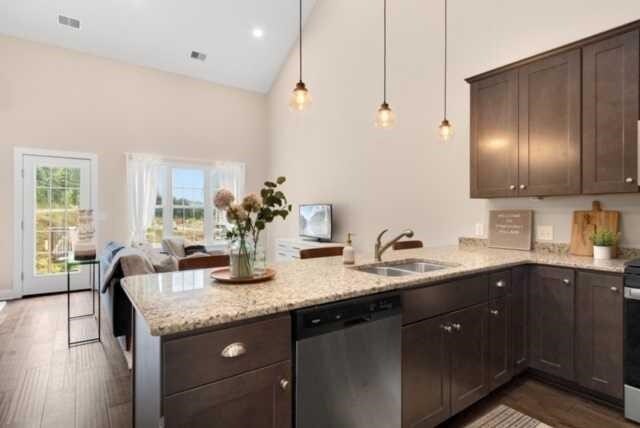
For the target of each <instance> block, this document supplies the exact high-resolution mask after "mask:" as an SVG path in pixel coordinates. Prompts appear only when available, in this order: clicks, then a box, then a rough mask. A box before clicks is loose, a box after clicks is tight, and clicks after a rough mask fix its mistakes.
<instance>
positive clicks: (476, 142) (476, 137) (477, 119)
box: [471, 71, 518, 198]
mask: <svg viewBox="0 0 640 428" xmlns="http://www.w3.org/2000/svg"><path fill="white" fill-rule="evenodd" d="M517 93H518V88H517V73H515V72H513V71H508V72H506V73H502V74H499V75H497V76H493V77H490V78H488V79H485V80H481V81H479V82H476V83H472V84H471V197H474V198H483V197H488V198H493V197H506V196H515V195H517V187H516V185H517V180H518V172H517V167H518V165H517V162H518V134H517V133H518V126H517V124H518V122H517V120H518V118H517V112H518V109H517V107H518V99H517Z"/></svg>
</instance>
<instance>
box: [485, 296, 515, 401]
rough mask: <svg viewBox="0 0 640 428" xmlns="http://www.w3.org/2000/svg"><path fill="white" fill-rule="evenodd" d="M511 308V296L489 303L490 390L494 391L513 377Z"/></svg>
mask: <svg viewBox="0 0 640 428" xmlns="http://www.w3.org/2000/svg"><path fill="white" fill-rule="evenodd" d="M510 312H511V307H510V304H509V296H503V297H501V298H499V299H495V300H493V301H491V302H490V303H489V365H488V372H489V381H488V384H489V389H490V390H492V391H493V390H494V389H496V388H498V387H500V386H502V385H504V384H505V383H507V382H509V381H510V380H511V378H512V377H513V361H512V358H511V313H510Z"/></svg>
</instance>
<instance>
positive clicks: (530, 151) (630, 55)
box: [467, 21, 640, 198]
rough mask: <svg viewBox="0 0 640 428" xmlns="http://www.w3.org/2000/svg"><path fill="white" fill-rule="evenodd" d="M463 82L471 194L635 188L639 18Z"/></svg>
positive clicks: (542, 193)
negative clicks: (467, 101)
mask: <svg viewBox="0 0 640 428" xmlns="http://www.w3.org/2000/svg"><path fill="white" fill-rule="evenodd" d="M467 81H468V82H469V83H470V84H471V130H470V131H471V132H470V135H471V141H470V151H471V156H470V158H471V171H470V180H471V183H470V188H471V192H470V193H471V197H472V198H496V197H515V196H556V195H558V196H559V195H579V194H601V193H623V192H626V193H631V192H638V191H639V190H640V187H639V186H638V184H639V182H638V181H639V180H640V177H639V174H640V167H639V163H640V160H639V156H638V151H639V148H638V143H639V141H638V140H639V138H640V137H639V136H638V133H639V130H638V119H640V21H636V22H633V23H631V24H627V25H625V26H622V27H619V28H615V29H613V30H610V31H607V32H604V33H601V34H597V35H595V36H591V37H588V38H586V39H583V40H580V41H577V42H575V43H571V44H568V45H565V46H562V47H559V48H557V49H553V50H550V51H548V52H544V53H541V54H539V55H536V56H534V57H531V58H527V59H524V60H521V61H518V62H516V63H513V64H509V65H506V66H504V67H500V68H498V69H495V70H493V71H489V72H486V73H483V74H480V75H478V76H474V77H471V78H469V79H467ZM514 112H515V113H514Z"/></svg>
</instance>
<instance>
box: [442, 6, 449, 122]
mask: <svg viewBox="0 0 640 428" xmlns="http://www.w3.org/2000/svg"><path fill="white" fill-rule="evenodd" d="M447 21H448V20H447V0H444V100H443V104H444V118H445V119H446V118H447V60H448V55H447V50H448V44H449V43H448V42H449V40H448V31H447V30H448V28H447Z"/></svg>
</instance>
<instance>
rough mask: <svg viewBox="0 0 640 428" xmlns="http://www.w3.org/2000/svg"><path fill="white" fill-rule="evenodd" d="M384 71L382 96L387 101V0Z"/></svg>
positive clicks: (385, 8)
mask: <svg viewBox="0 0 640 428" xmlns="http://www.w3.org/2000/svg"><path fill="white" fill-rule="evenodd" d="M383 58H384V73H383V76H384V77H383V98H384V103H385V104H386V103H387V0H384V55H383Z"/></svg>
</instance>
